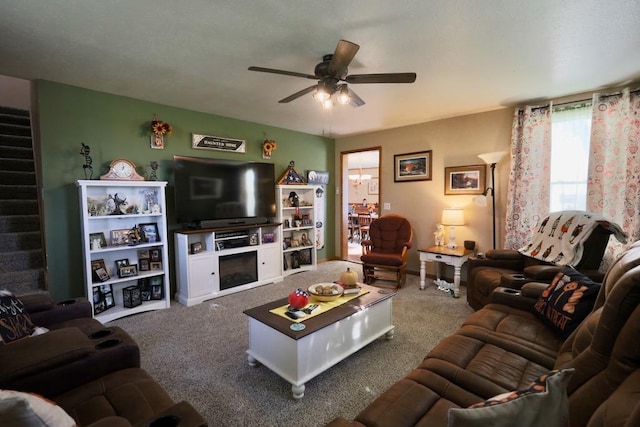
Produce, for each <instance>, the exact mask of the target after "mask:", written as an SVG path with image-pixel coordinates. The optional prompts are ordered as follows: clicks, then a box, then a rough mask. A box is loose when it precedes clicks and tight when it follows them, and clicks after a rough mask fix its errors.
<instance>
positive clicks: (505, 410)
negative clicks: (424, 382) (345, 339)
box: [448, 369, 574, 427]
mask: <svg viewBox="0 0 640 427" xmlns="http://www.w3.org/2000/svg"><path fill="white" fill-rule="evenodd" d="M573 372H574V370H573V369H565V370H562V371H551V372H550V373H548V374H544V375H542V376H541V377H540V378H538V379H537V380H536V381H534V382H533V383H532V384H531V385H530V386H529V387H527V388H526V389H523V390H518V391H515V392H510V393H504V394H501V395H499V396H495V397H492V398H491V399H488V400H486V401H484V402H481V403H476V404H474V405H472V406H470V407H469V408H466V409H463V408H451V409H449V421H448V426H449V427H471V426H487V425H491V426H494V427H496V426H497V427H500V426H505V427H510V426H515V425H517V426H519V427H526V426H541V425H542V426H545V427H555V426H558V427H560V426H566V425H568V423H569V408H568V407H569V404H568V399H567V391H566V388H567V383H568V382H569V378H570V377H571V375H572V374H573Z"/></svg>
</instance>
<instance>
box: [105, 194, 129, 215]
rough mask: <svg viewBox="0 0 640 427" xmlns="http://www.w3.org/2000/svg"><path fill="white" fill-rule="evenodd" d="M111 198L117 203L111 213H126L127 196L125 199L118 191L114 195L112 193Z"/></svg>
mask: <svg viewBox="0 0 640 427" xmlns="http://www.w3.org/2000/svg"><path fill="white" fill-rule="evenodd" d="M109 200H113V203H114V204H115V209H114V211H113V212H112V213H111V215H124V214H125V207H126V205H127V198H126V197H125V198H124V199H121V198H120V197H118V193H116V194H115V195H113V196H112V195H111V194H109Z"/></svg>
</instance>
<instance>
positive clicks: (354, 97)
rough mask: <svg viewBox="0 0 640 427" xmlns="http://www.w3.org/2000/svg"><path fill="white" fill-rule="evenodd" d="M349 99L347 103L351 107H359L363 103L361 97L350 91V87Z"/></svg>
mask: <svg viewBox="0 0 640 427" xmlns="http://www.w3.org/2000/svg"><path fill="white" fill-rule="evenodd" d="M349 99H351V101H350V102H349V105H351V106H352V107H360V106H362V105H364V101H363V100H362V98H360V97H359V96H358V95H357V94H356V93H355V92H354V91H352V90H351V88H349Z"/></svg>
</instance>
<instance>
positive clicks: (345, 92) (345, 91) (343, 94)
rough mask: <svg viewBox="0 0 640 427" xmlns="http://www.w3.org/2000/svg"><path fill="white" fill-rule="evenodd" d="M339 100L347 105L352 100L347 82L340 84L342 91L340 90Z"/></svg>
mask: <svg viewBox="0 0 640 427" xmlns="http://www.w3.org/2000/svg"><path fill="white" fill-rule="evenodd" d="M338 102H339V103H340V104H341V105H347V104H348V103H350V102H351V97H350V96H349V88H348V87H347V85H345V84H341V85H340V91H339V92H338Z"/></svg>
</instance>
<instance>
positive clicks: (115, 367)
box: [0, 293, 207, 427]
mask: <svg viewBox="0 0 640 427" xmlns="http://www.w3.org/2000/svg"><path fill="white" fill-rule="evenodd" d="M19 300H20V301H21V302H22V303H23V304H24V309H25V311H26V312H27V313H28V314H29V317H30V319H31V321H32V322H33V323H34V324H35V325H36V326H43V327H46V328H48V329H49V330H50V331H49V332H46V333H44V334H42V335H37V336H32V337H26V338H22V339H18V340H15V341H12V342H9V343H5V344H2V343H0V389H5V390H15V391H19V392H28V393H37V394H38V395H40V396H43V397H44V398H46V399H49V400H51V401H53V402H55V403H56V404H57V405H59V406H60V407H61V408H62V409H63V410H64V411H65V412H66V413H67V414H69V415H70V416H71V417H72V418H73V419H74V420H75V422H76V423H77V425H78V427H82V426H91V427H98V426H131V425H141V426H144V425H150V424H151V423H152V422H154V421H155V422H156V423H157V424H158V425H162V426H171V425H177V423H178V422H179V425H180V426H206V425H207V424H206V422H205V421H204V419H203V418H202V417H201V416H200V414H198V412H197V411H196V410H195V409H194V408H193V407H191V405H189V404H188V403H187V402H184V401H183V402H179V403H175V402H174V401H173V400H172V399H171V398H170V397H169V395H168V394H167V393H166V392H165V390H164V389H163V388H162V387H161V386H160V385H159V384H158V383H156V382H155V381H154V380H153V379H152V378H151V377H150V376H149V375H148V374H147V373H146V372H145V371H144V370H143V369H141V368H140V350H139V348H138V345H137V344H136V342H135V341H134V340H133V339H132V338H131V337H130V336H129V335H128V334H127V333H126V332H125V331H124V330H122V329H121V328H119V327H115V326H108V327H106V326H104V325H102V324H101V323H100V322H98V321H97V320H95V319H93V318H91V304H90V303H89V302H88V301H87V300H86V299H85V298H78V299H74V300H69V301H65V302H63V303H58V304H56V303H54V302H53V300H52V299H51V297H50V296H49V295H48V294H46V293H39V294H32V295H25V296H20V297H19ZM0 415H1V414H0ZM0 418H2V416H0ZM0 424H1V423H0ZM152 425H156V424H152Z"/></svg>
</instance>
